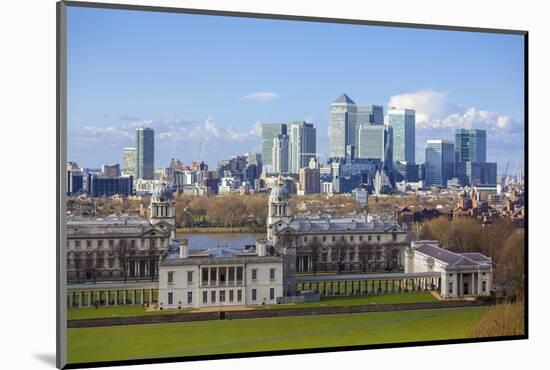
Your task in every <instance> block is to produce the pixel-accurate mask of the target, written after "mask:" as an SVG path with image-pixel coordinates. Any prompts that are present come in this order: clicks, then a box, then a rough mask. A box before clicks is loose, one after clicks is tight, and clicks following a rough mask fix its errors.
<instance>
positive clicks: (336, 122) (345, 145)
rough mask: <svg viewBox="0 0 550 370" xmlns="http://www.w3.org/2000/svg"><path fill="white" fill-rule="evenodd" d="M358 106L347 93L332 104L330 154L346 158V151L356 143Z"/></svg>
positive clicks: (332, 156)
mask: <svg viewBox="0 0 550 370" xmlns="http://www.w3.org/2000/svg"><path fill="white" fill-rule="evenodd" d="M356 114H357V106H356V105H355V102H354V101H353V100H351V98H350V97H349V96H347V95H346V94H342V95H341V96H340V97H339V98H338V99H336V100H335V101H334V102H333V103H332V104H331V105H330V125H329V155H330V157H331V158H346V152H347V151H349V150H348V149H350V148H351V147H352V146H354V145H355V131H356V130H355V121H356Z"/></svg>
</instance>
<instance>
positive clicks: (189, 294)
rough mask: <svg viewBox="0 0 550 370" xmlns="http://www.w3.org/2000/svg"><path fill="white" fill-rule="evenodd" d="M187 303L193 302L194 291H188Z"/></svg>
mask: <svg viewBox="0 0 550 370" xmlns="http://www.w3.org/2000/svg"><path fill="white" fill-rule="evenodd" d="M187 303H188V304H191V303H193V292H187Z"/></svg>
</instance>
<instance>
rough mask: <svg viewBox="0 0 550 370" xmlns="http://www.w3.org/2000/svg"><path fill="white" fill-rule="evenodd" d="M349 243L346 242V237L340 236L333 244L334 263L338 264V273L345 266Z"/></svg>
mask: <svg viewBox="0 0 550 370" xmlns="http://www.w3.org/2000/svg"><path fill="white" fill-rule="evenodd" d="M350 247H351V246H350V244H349V243H348V242H347V240H346V239H344V238H340V240H337V241H336V243H335V244H334V248H335V253H336V263H337V264H338V266H337V267H338V273H340V272H341V271H342V269H343V268H344V267H345V264H346V261H347V259H348V254H349V251H350Z"/></svg>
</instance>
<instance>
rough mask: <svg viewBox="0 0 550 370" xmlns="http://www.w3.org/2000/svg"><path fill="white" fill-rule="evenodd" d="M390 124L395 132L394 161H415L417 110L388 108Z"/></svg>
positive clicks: (393, 132)
mask: <svg viewBox="0 0 550 370" xmlns="http://www.w3.org/2000/svg"><path fill="white" fill-rule="evenodd" d="M388 125H389V126H391V127H392V134H393V161H394V162H399V161H405V162H409V163H415V112H414V110H412V109H395V108H391V109H389V110H388Z"/></svg>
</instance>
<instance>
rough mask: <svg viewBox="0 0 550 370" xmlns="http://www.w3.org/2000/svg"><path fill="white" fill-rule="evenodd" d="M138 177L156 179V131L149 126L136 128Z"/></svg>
mask: <svg viewBox="0 0 550 370" xmlns="http://www.w3.org/2000/svg"><path fill="white" fill-rule="evenodd" d="M136 177H137V178H138V179H144V180H154V179H155V131H154V130H153V129H151V128H148V127H140V128H137V129H136Z"/></svg>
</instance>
